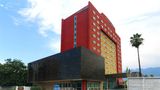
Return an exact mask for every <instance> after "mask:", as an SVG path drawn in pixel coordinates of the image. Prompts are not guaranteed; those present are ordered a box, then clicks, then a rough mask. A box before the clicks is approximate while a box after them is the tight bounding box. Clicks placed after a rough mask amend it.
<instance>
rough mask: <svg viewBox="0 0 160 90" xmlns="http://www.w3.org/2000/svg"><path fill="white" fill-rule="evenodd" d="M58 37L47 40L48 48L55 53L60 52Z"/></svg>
mask: <svg viewBox="0 0 160 90" xmlns="http://www.w3.org/2000/svg"><path fill="white" fill-rule="evenodd" d="M60 41H61V40H60V39H57V38H52V39H51V40H50V42H49V44H48V45H49V46H48V47H49V49H50V50H52V51H53V52H55V51H56V52H55V53H57V52H60V47H61V45H60Z"/></svg>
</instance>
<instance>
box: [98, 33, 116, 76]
mask: <svg viewBox="0 0 160 90" xmlns="http://www.w3.org/2000/svg"><path fill="white" fill-rule="evenodd" d="M101 55H102V56H103V57H104V59H105V74H114V73H117V69H116V45H115V43H114V42H113V41H112V40H111V39H110V38H109V37H108V36H107V35H106V34H104V33H103V32H101Z"/></svg>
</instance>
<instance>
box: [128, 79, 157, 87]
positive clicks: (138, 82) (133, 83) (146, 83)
mask: <svg viewBox="0 0 160 90" xmlns="http://www.w3.org/2000/svg"><path fill="white" fill-rule="evenodd" d="M128 90H160V77H159V78H156V77H130V78H128Z"/></svg>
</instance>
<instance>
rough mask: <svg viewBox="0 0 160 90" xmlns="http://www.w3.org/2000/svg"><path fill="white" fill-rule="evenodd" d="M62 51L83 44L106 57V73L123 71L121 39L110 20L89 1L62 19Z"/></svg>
mask: <svg viewBox="0 0 160 90" xmlns="http://www.w3.org/2000/svg"><path fill="white" fill-rule="evenodd" d="M61 34H62V35H61V52H64V51H66V50H69V49H71V48H75V47H79V46H83V47H86V48H88V49H89V50H91V51H92V52H94V53H96V54H97V55H101V56H103V57H104V58H105V74H116V73H122V62H121V40H120V37H119V36H118V35H117V33H116V30H115V28H114V26H113V24H112V23H111V22H110V20H109V19H108V18H107V16H105V15H104V14H103V13H99V12H98V11H97V9H96V8H95V7H94V6H93V5H92V4H91V3H90V2H89V3H88V5H87V6H86V7H84V8H82V9H81V10H79V11H77V12H76V13H74V14H73V15H71V16H69V17H68V18H66V19H63V20H62V32H61Z"/></svg>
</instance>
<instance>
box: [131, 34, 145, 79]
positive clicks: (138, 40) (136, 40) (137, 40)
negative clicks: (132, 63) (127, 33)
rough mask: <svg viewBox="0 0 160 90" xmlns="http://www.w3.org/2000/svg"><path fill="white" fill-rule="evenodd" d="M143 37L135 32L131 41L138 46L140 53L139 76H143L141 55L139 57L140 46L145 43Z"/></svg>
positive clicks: (134, 45)
mask: <svg viewBox="0 0 160 90" xmlns="http://www.w3.org/2000/svg"><path fill="white" fill-rule="evenodd" d="M143 40H144V39H143V38H141V34H138V33H136V34H133V36H132V37H130V43H131V44H132V46H133V47H136V48H137V54H138V64H139V76H140V77H141V76H142V73H141V63H140V57H139V46H140V45H141V44H142V43H143Z"/></svg>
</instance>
